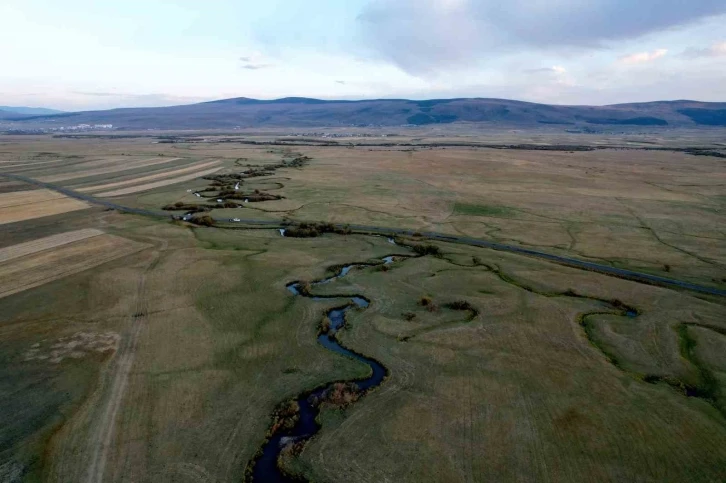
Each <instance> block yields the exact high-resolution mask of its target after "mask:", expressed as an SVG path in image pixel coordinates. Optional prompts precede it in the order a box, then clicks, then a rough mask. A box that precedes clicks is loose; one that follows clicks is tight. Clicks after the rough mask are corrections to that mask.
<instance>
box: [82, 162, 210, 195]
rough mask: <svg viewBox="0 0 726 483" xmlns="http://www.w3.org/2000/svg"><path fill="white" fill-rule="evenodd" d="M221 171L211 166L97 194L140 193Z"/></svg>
mask: <svg viewBox="0 0 726 483" xmlns="http://www.w3.org/2000/svg"><path fill="white" fill-rule="evenodd" d="M217 171H219V167H216V168H211V169H205V170H203V171H197V172H196V173H192V174H187V175H185V176H178V177H176V178H171V179H163V180H161V181H155V182H153V183H146V184H141V185H137V186H130V187H128V188H121V189H117V190H111V191H104V192H103V193H97V194H96V196H106V197H109V196H122V195H128V194H132V193H138V192H140V191H149V190H152V189H154V188H160V187H162V186H169V185H172V184H178V183H183V182H185V181H191V180H193V179H197V178H200V177H202V176H205V175H208V174H212V173H215V172H217Z"/></svg>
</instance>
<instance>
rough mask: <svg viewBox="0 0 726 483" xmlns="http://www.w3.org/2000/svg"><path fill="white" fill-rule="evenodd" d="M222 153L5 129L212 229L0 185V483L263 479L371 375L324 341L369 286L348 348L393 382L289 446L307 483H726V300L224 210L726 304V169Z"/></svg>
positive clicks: (584, 160)
mask: <svg viewBox="0 0 726 483" xmlns="http://www.w3.org/2000/svg"><path fill="white" fill-rule="evenodd" d="M419 134H420V136H421V139H430V137H431V136H433V134H431V132H428V133H425V132H423V131H421V132H420V133H419ZM445 134H446V136H448V137H447V138H446V139H451V140H457V139H458V140H462V139H463V138H467V139H468V136H475V134H462V133H456V132H450V133H445ZM427 136H429V138H427ZM507 136H511V139H515V140H516V139H517V135H515V134H511V133H510V134H508V135H507ZM689 136H690V134H689ZM279 137H281V135H280V134H274V133H257V134H254V135H250V136H249V138H251V139H255V140H258V141H274V140H275V139H278V138H279ZM485 137H486V135H483V138H485ZM222 138H223V136H219V137H217V136H213V135H209V136H207V135H204V136H203V137H200V139H204V141H203V142H202V141H199V142H173V143H171V142H170V143H160V142H159V143H156V141H155V138H152V137H130V138H124V139H108V138H81V139H67V138H63V139H54V138H51V137H49V136H48V137H46V136H27V137H13V136H5V137H0V172H10V173H14V174H18V175H22V176H27V177H29V178H31V179H35V180H38V181H43V180H45V181H46V182H50V183H52V184H54V185H58V186H62V187H64V188H68V189H71V190H73V191H74V192H76V193H78V194H80V195H91V196H92V197H95V198H102V199H104V200H108V201H113V202H114V203H118V204H120V205H122V206H127V207H135V208H145V209H150V210H154V211H158V212H162V211H161V210H162V208H163V207H167V208H166V209H167V211H166V212H165V213H169V214H183V213H185V212H188V211H196V212H198V213H199V214H203V215H209V216H212V217H215V218H217V220H218V221H217V222H216V226H213V227H204V226H195V225H193V224H190V223H185V222H182V221H171V219H167V220H164V219H157V218H149V217H143V216H139V215H134V214H120V213H118V212H116V211H114V210H113V209H107V208H104V207H100V206H97V205H95V204H94V201H93V198H91V199H90V201H88V202H85V201H80V200H77V199H73V198H68V197H66V196H64V195H62V194H59V193H58V192H56V191H53V190H52V189H36V188H35V187H34V186H32V185H30V184H26V183H23V182H20V181H14V180H0V223H2V230H3V231H2V233H3V236H2V237H0V480H2V481H13V482H15V481H50V482H66V481H88V482H90V481H109V482H115V481H118V482H121V481H158V482H186V481H189V482H196V481H219V482H223V481H242V480H245V479H246V478H249V475H250V469H251V468H253V467H254V465H255V462H256V461H258V460H257V459H256V458H257V456H259V455H258V451H259V450H260V448H262V445H263V443H264V441H265V440H266V438H268V437H270V436H271V435H272V433H273V432H274V431H279V430H280V428H281V427H282V428H284V427H285V425H286V424H288V423H289V421H286V420H285V419H284V418H282V416H280V415H281V414H283V413H282V412H281V408H286V407H287V408H289V407H290V405H289V404H288V403H289V401H291V400H293V399H294V398H297V397H299V396H300V395H301V394H306V393H307V392H308V391H311V390H312V389H314V388H320V387H325V386H326V385H327V384H329V383H332V382H335V381H338V382H341V381H346V382H350V381H354V380H356V379H361V378H364V377H366V376H367V375H368V371H369V368H368V366H366V365H365V364H363V363H361V362H360V361H358V360H354V359H352V358H349V357H344V356H341V355H339V354H335V353H333V352H331V351H329V350H327V349H325V348H324V347H323V346H321V345H320V344H319V343H318V342H317V340H316V337H318V335H319V333H320V332H321V331H325V330H328V329H329V328H328V329H326V320H327V323H328V325H329V323H330V320H329V319H328V315H329V314H328V311H329V309H332V308H336V307H337V308H339V307H341V306H342V305H343V304H347V303H349V301H350V299H351V297H352V296H360V297H365V299H366V300H367V301H369V305H368V306H367V307H366V308H364V309H363V308H361V309H352V310H350V311H349V312H348V314H347V322H346V327H345V328H344V329H343V330H340V331H338V332H337V333H336V334H335V337H337V339H338V340H339V341H340V342H341V344H343V345H344V346H345V347H347V348H349V349H351V350H353V351H354V352H356V353H358V354H362V355H365V356H367V357H370V358H373V359H375V360H376V361H378V362H380V363H381V364H382V365H383V366H384V367H385V369H386V370H387V377H386V378H385V379H384V381H383V383H382V384H381V385H380V386H378V387H375V388H373V389H372V390H371V391H370V392H369V393H367V394H356V393H355V392H352V393H349V394H345V393H342V394H338V396H339V397H338V398H336V397H333V396H331V397H330V398H329V399H326V400H323V401H322V402H319V406H318V408H319V411H320V414H319V417H318V421H319V423H320V425H321V428H320V430H319V432H317V433H316V434H315V436H314V437H313V438H311V439H310V440H304V441H302V440H301V441H290V440H285V441H286V442H285V447H284V451H282V453H281V457H280V459H279V460H278V463H279V466H280V467H281V468H282V469H283V470H284V471H285V472H287V473H289V474H294V475H296V476H299V477H301V478H303V479H306V480H309V481H331V482H332V481H376V482H377V481H411V482H419V481H462V482H479V481H482V482H483V481H568V482H569V481H571V482H579V481H583V480H588V481H698V482H700V481H703V482H709V481H720V480H723V479H724V478H726V463H725V462H726V450H725V448H726V399H724V394H726V393H725V392H724V384H726V356H724V354H726V339H725V338H724V336H725V334H726V323H725V321H726V302H725V301H724V299H723V297H720V296H716V295H713V296H711V295H699V294H694V293H690V292H688V291H685V290H674V289H666V288H662V287H656V286H649V285H644V284H642V283H636V282H632V281H627V280H623V279H618V278H615V277H610V276H605V275H602V274H598V273H594V272H589V271H584V270H579V269H575V268H568V267H565V266H562V265H559V264H555V263H551V262H546V261H542V260H538V259H534V258H530V257H526V256H522V255H517V254H513V253H505V252H498V251H493V250H489V249H484V248H476V247H471V246H466V245H462V244H454V243H443V242H431V241H429V240H426V239H425V238H423V237H420V236H416V235H414V236H408V237H402V238H398V239H396V240H392V239H391V240H389V239H387V238H386V237H382V236H369V235H362V234H332V233H328V234H322V235H320V236H317V237H312V238H292V237H285V236H281V234H280V233H279V231H278V226H270V227H265V226H248V225H245V224H243V223H236V222H230V221H229V220H230V219H232V218H240V219H258V220H270V221H280V222H282V221H283V220H294V221H300V222H337V223H342V224H345V223H352V224H364V225H375V226H381V227H394V228H407V229H411V230H413V231H438V232H442V233H447V234H456V235H465V236H471V237H476V238H481V239H485V240H491V241H497V242H503V243H508V244H511V245H514V246H520V247H531V248H537V249H540V250H543V251H546V252H548V253H553V254H558V255H564V256H571V257H574V258H577V259H581V260H588V261H596V262H598V263H602V264H606V265H610V266H615V267H623V268H630V269H636V270H640V271H643V272H648V273H653V274H659V275H662V276H666V277H670V278H674V279H678V280H684V281H691V282H695V283H699V284H703V285H707V286H710V287H717V288H718V287H720V288H725V287H726V279H724V277H725V276H726V271H725V270H724V265H726V233H724V232H723V229H722V228H721V227H722V226H726V219H724V213H726V211H725V210H724V208H726V207H725V206H724V203H726V191H724V186H723V185H724V183H726V181H725V180H726V164H724V159H722V158H716V157H708V156H690V155H688V154H685V153H683V152H669V151H662V152H661V151H629V150H620V149H603V150H596V151H571V152H570V151H538V150H519V149H517V150H514V149H491V148H487V149H484V148H476V149H473V148H456V149H452V148H446V149H430V148H427V147H419V148H414V149H411V148H409V147H406V148H396V147H390V148H388V147H387V148H385V149H384V148H382V147H380V146H378V147H376V146H356V147H341V146H326V147H322V146H281V145H272V146H254V145H247V144H235V143H233V142H228V141H225V140H224V139H222ZM407 139H409V138H407ZM437 139H438V138H437ZM507 139H509V138H507ZM613 139H614V138H606V137H603V138H601V139H600V141H601V142H602V143H604V144H608V143H614V141H613ZM689 139H690V138H689ZM527 141H542V139H541V138H539V137H537V136H535V135H532V137H531V139H527ZM669 143H671V141H669V142H668V143H666V142H664V145H665V144H669ZM204 177H206V179H205V178H204ZM197 194H199V195H197ZM219 199H222V200H223V202H221V203H220V202H218V200H219ZM245 199H247V201H248V202H245ZM175 207H180V209H178V210H177V209H175ZM2 220H5V221H2ZM392 242H395V243H392ZM415 247H418V249H416V248H415ZM386 256H393V257H394V258H393V259H391V262H390V263H388V264H384V263H383V262H381V259H382V258H383V257H386ZM350 263H359V264H361V265H360V266H358V267H356V268H352V269H350V270H349V271H347V272H346V274H345V275H344V276H341V277H339V278H335V279H332V280H331V281H330V282H328V283H325V284H318V285H315V284H312V282H314V281H315V280H320V279H323V278H326V277H331V276H333V275H335V274H338V273H341V272H340V270H341V269H342V267H343V266H344V265H346V264H350ZM291 282H300V283H301V285H300V286H304V287H308V290H309V291H310V293H309V294H310V295H314V296H318V297H321V298H318V299H311V298H306V297H301V296H296V295H294V294H293V293H292V292H291V291H290V289H289V288H288V284H290V283H291ZM341 387H347V386H341ZM351 391H353V390H351ZM293 409H294V407H293ZM288 416H289V415H288ZM290 417H292V418H294V417H295V413H294V411H293V412H292V416H290ZM281 418H282V419H281Z"/></svg>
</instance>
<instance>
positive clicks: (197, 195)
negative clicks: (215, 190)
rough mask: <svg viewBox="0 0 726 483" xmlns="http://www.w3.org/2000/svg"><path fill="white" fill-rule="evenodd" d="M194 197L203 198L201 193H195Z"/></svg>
mask: <svg viewBox="0 0 726 483" xmlns="http://www.w3.org/2000/svg"><path fill="white" fill-rule="evenodd" d="M194 196H196V197H197V198H201V197H202V195H200V194H199V193H194Z"/></svg>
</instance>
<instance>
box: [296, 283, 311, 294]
mask: <svg viewBox="0 0 726 483" xmlns="http://www.w3.org/2000/svg"><path fill="white" fill-rule="evenodd" d="M312 288H313V287H312V284H311V283H310V282H300V283H298V284H297V291H298V292H300V295H306V296H308V295H310V291H311V290H312Z"/></svg>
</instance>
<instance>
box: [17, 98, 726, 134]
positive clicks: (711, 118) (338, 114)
mask: <svg viewBox="0 0 726 483" xmlns="http://www.w3.org/2000/svg"><path fill="white" fill-rule="evenodd" d="M6 119H8V117H6ZM10 119H12V120H14V121H16V124H17V125H18V126H21V127H22V126H23V125H28V126H29V125H35V126H37V125H46V126H47V125H48V124H51V125H76V124H113V125H114V127H115V128H117V129H219V128H235V127H267V126H269V127H281V126H290V127H323V126H328V127H342V126H366V125H381V126H400V125H406V124H412V125H429V124H449V123H454V122H477V123H498V124H505V125H512V126H518V127H533V126H542V125H560V126H563V127H567V126H580V127H583V126H613V125H620V126H672V127H688V126H691V127H693V126H699V125H702V126H726V103H705V102H697V101H660V102H649V103H637V104H618V105H610V106H560V105H547V104H535V103H529V102H521V101H513V100H504V99H485V98H470V99H432V100H406V99H377V100H361V101H339V100H332V101H327V100H319V99H309V98H301V97H289V98H283V99H276V100H257V99H249V98H244V97H242V98H234V99H224V100H219V101H212V102H205V103H200V104H191V105H184V106H173V107H151V108H131V109H111V110H105V111H85V112H73V113H62V114H55V115H40V116H15V117H12V116H11V117H10Z"/></svg>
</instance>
